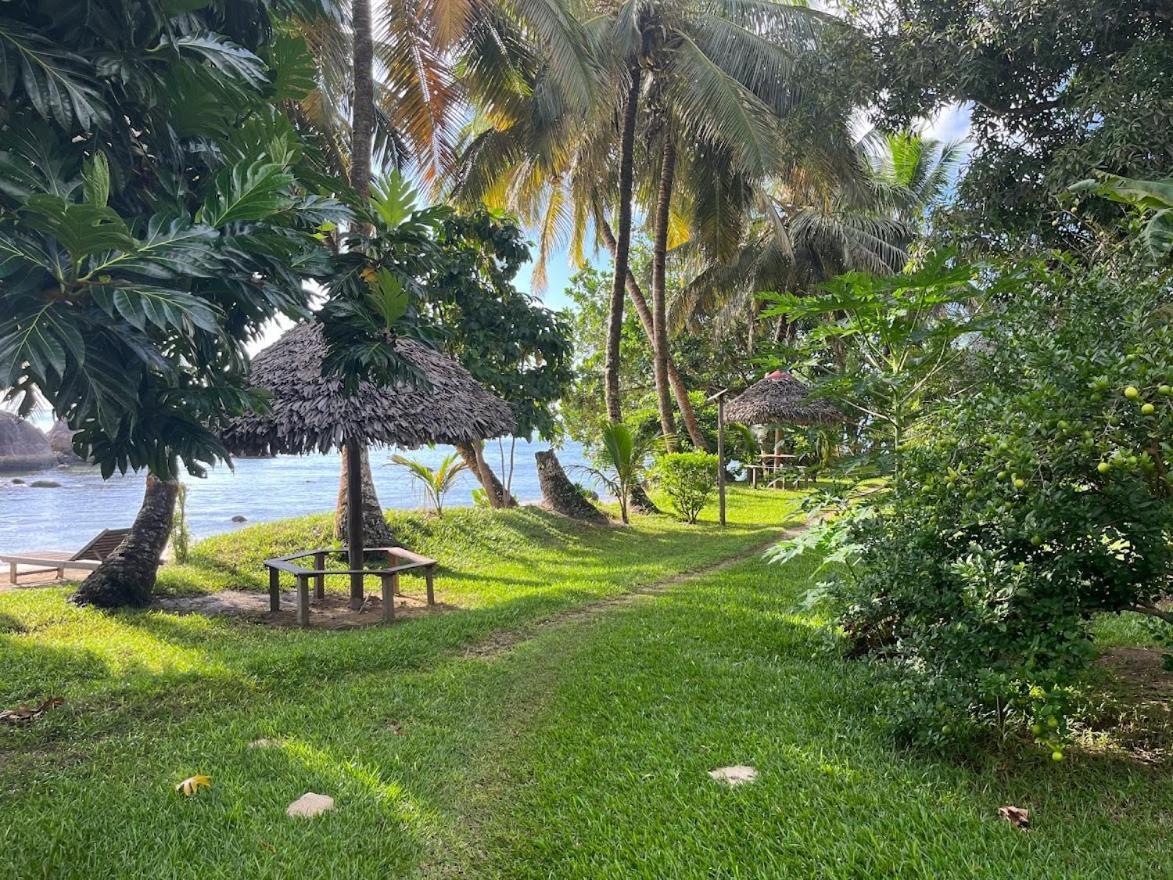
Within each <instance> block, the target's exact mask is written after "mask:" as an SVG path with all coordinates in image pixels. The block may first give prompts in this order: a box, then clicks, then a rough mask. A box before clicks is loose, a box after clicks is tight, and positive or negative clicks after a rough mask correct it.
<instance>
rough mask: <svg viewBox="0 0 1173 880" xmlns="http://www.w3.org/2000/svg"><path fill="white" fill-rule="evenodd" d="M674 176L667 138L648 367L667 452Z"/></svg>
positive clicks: (670, 441) (671, 434) (671, 444)
mask: <svg viewBox="0 0 1173 880" xmlns="http://www.w3.org/2000/svg"><path fill="white" fill-rule="evenodd" d="M675 173H676V145H675V144H674V143H673V142H672V137H671V134H670V133H668V134H666V135H665V138H664V151H663V156H662V158H661V164H660V191H659V193H658V194H657V199H656V216H655V231H654V233H653V236H654V237H653V241H652V364H653V367H654V373H655V376H656V403H657V404H658V406H659V409H660V431H661V432H662V433H663V435H664V446H665V448H666V449H667V451H668V452H674V451H675V448H676V443H675V435H676V425H675V424H674V421H673V418H672V398H671V397H670V396H669V393H668V327H667V324H666V310H665V307H664V274H665V262H666V261H667V258H668V213H669V207H670V204H671V202H672V180H673V175H674V174H675Z"/></svg>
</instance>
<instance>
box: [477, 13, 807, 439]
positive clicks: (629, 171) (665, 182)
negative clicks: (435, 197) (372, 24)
mask: <svg viewBox="0 0 1173 880" xmlns="http://www.w3.org/2000/svg"><path fill="white" fill-rule="evenodd" d="M825 20H826V19H825V18H824V17H823V16H822V15H821V14H819V13H817V12H814V11H812V10H810V9H807V8H805V7H802V6H794V5H789V4H782V3H776V2H773V0H728V2H720V3H718V2H708V0H626V2H622V3H619V4H617V5H616V6H615V7H613V8H611V9H609V10H608V11H607V12H606V13H605V14H602V15H598V16H596V17H594V18H592V19H589V20H587V21H586V22H585V24H584V27H585V30H586V32H587V34H588V36H589V37H590V38H591V40H592V45H593V47H594V51H595V54H596V58H597V59H598V62H599V66H600V71H601V74H600V75H601V78H602V85H601V86H600V88H599V89H598V99H597V100H596V102H595V103H594V105H593V108H592V110H591V111H590V112H588V113H586V114H575V115H570V114H567V113H566V112H564V106H563V104H562V103H561V102H560V101H559V96H558V93H557V90H556V89H555V88H552V87H551V86H550V85H549V84H547V83H546V82H544V81H543V80H542V79H541V78H540V77H539V78H538V79H536V80H534V81H529V82H527V83H526V84H525V86H526V88H525V90H524V91H525V92H527V93H528V94H529V95H531V96H532V100H531V101H530V104H529V106H528V108H525V107H524V101H523V100H522V99H523V97H524V95H523V94H521V92H522V91H523V90H521V89H519V90H518V94H517V95H516V96H515V100H514V105H515V106H514V107H513V108H512V112H510V113H509V114H506V117H505V119H504V121H503V122H496V121H494V119H493V115H494V113H493V111H494V108H493V107H489V108H487V109H486V112H485V114H484V115H483V124H482V126H481V128H480V129H479V130H478V131H477V133H476V136H475V137H474V138H473V139H472V140H471V142H470V144H469V147H468V148H467V149H466V151H465V156H464V159H465V167H464V168H463V169H462V174H461V177H460V179H459V181H458V191H459V192H461V193H462V194H463V195H464V196H465V197H469V196H472V197H478V198H496V199H498V200H500V202H501V203H502V204H504V205H506V206H508V207H510V208H511V209H513V210H515V211H517V212H518V213H519V214H520V215H521V216H522V217H523V218H525V219H527V220H528V221H530V222H535V221H536V225H538V226H539V227H540V230H541V231H540V235H539V260H541V259H542V257H543V256H544V255H545V254H546V253H548V252H549V250H550V249H551V248H550V242H551V241H552V240H553V239H554V238H555V237H561V238H565V239H569V240H570V243H571V248H572V253H574V254H576V255H577V254H578V253H580V252H581V239H582V236H583V234H584V233H583V230H584V229H585V227H586V225H587V223H588V221H589V219H590V218H591V217H592V215H598V216H602V214H603V212H602V211H601V210H599V208H600V206H601V203H602V202H603V201H605V199H606V197H607V196H608V195H610V194H615V195H616V196H617V198H616V199H615V207H614V209H613V211H612V218H613V221H614V226H613V227H612V228H608V231H607V233H606V234H605V235H604V234H603V233H602V232H601V227H602V224H601V223H598V222H596V232H597V233H599V234H600V237H601V238H603V239H604V241H605V242H606V243H607V244H609V245H611V247H610V248H609V249H610V250H611V251H612V253H613V255H614V258H615V271H614V275H613V282H612V290H611V299H610V314H609V321H608V340H607V357H606V366H605V374H606V376H605V378H606V381H605V390H606V397H607V411H608V415H609V417H610V418H611V419H612V420H615V419H617V418H618V417H619V415H620V405H619V397H618V371H617V366H618V342H619V331H620V328H621V326H622V316H623V299H624V290H625V288H626V289H627V290H628V292H630V293H632V295H633V298H634V297H635V295H636V291H637V289H638V288H637V286H636V285H634V284H632V283H631V279H630V277H629V276H630V272H629V266H628V256H629V249H630V238H631V230H630V223H631V216H632V201H633V199H638V201H639V202H640V203H641V204H643V205H644V206H645V215H646V216H647V218H648V221H649V223H650V225H651V227H652V239H653V242H654V259H653V277H652V303H651V308H650V309H649V310H648V320H646V321H645V322H644V323H645V325H646V324H650V331H651V332H650V334H649V336H650V338H651V340H652V343H653V349H654V351H655V352H656V357H655V363H656V370H655V372H656V380H657V391H658V394H657V397H658V401H659V404H660V411H661V426H662V429H663V431H664V433H665V435H666V436H671V434H672V412H671V403H670V396H669V395H670V385H671V383H670V378H669V377H670V373H671V371H670V369H669V367H668V355H667V323H666V320H665V319H664V312H665V307H664V302H663V300H664V294H665V284H664V263H665V255H666V252H667V249H668V246H669V242H670V241H671V239H672V237H673V236H672V235H671V234H670V233H671V230H672V228H673V227H674V228H676V229H678V230H679V229H680V228H681V226H682V220H683V219H684V218H685V217H688V219H689V220H690V221H692V222H696V221H697V220H700V221H701V222H706V223H710V224H712V223H714V222H720V220H721V219H722V218H721V217H720V216H719V215H720V212H721V208H720V204H721V202H722V198H721V195H722V194H718V193H715V192H714V191H713V189H712V187H708V188H707V189H705V190H703V192H702V193H701V195H700V197H699V198H692V196H691V190H692V188H693V187H694V186H696V185H701V184H703V183H704V182H705V181H708V180H710V179H712V177H713V174H714V173H715V170H716V169H715V165H716V164H717V163H724V164H725V165H727V166H728V167H729V168H730V169H731V170H732V173H731V174H730V175H726V176H727V177H729V176H733V175H740V177H741V178H745V179H750V178H754V177H759V176H763V175H766V174H768V173H770V172H772V171H775V170H777V166H778V164H779V161H780V159H781V149H780V145H781V144H782V143H783V142H784V141H785V138H784V136H783V135H784V132H783V130H782V129H781V127H780V125H779V119H780V118H781V117H782V116H783V115H785V114H786V113H787V112H788V111H789V110H790V108H791V107H792V106H793V105H794V103H795V101H796V100H797V98H798V94H797V91H798V90H797V88H796V78H795V76H794V75H793V74H794V70H795V59H796V58H797V57H798V56H799V55H800V54H801V53H803V52H806V51H808V50H810V49H811V48H813V46H814V36H815V33H816V31H817V29H818V27H819V26H820V25H821V23H823V22H824V21H825ZM515 67H516V69H519V70H525V69H526V68H525V67H524V66H523V65H520V64H519V65H515ZM518 106H521V107H523V109H520V110H519V109H517V108H518ZM678 157H679V160H678ZM678 164H679V165H680V167H679V168H678ZM641 172H642V173H641ZM678 182H679V183H680V184H682V185H681V186H678V185H677V184H678ZM680 189H684V190H685V191H686V193H687V195H686V196H685V197H681V196H679V195H678V190H680ZM725 198H726V200H727V198H728V196H727V195H726V196H725ZM640 298H642V292H640ZM639 311H640V312H641V319H643V317H644V316H643V311H644V310H643V309H639ZM657 318H659V320H657ZM676 396H677V399H678V401H679V400H680V398H681V397H683V395H682V394H677V395H676ZM690 428H691V426H690ZM697 433H698V434H699V431H698V432H697Z"/></svg>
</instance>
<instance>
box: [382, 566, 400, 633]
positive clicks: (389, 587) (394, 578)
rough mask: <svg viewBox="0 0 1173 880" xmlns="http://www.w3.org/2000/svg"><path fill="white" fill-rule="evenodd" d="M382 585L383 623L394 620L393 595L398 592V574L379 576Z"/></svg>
mask: <svg viewBox="0 0 1173 880" xmlns="http://www.w3.org/2000/svg"><path fill="white" fill-rule="evenodd" d="M379 580H381V581H382V583H383V622H384V623H391V622H392V621H394V620H395V594H396V593H397V592H399V572H395V571H393V572H391V573H390V574H384V575H379Z"/></svg>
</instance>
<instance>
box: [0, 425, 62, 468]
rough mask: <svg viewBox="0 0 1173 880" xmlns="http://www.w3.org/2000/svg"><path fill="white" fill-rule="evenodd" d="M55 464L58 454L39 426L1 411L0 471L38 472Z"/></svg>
mask: <svg viewBox="0 0 1173 880" xmlns="http://www.w3.org/2000/svg"><path fill="white" fill-rule="evenodd" d="M56 463H57V456H55V455H54V454H53V449H52V447H50V446H49V440H48V438H46V437H45V435H44V433H43V432H42V431H41V430H40V428H38V427H37V426H36V425H33V424H31V423H29V422H26V421H25V420H24V419H18V418H17V417H16V416H14V415H12V414H11V413H5V412H0V471H36V470H41V469H42V468H47V467H52V466H53V465H55V464H56Z"/></svg>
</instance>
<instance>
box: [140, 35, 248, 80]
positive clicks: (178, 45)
mask: <svg viewBox="0 0 1173 880" xmlns="http://www.w3.org/2000/svg"><path fill="white" fill-rule="evenodd" d="M168 48H170V49H174V50H176V51H177V52H179V53H180V54H188V55H196V56H198V57H199V58H202V59H203V60H204V61H206V62H207V63H208V64H210V65H211V66H212V67H214V68H215V69H216V70H218V71H219V72H220V73H222V74H225V75H226V76H229V77H234V78H237V79H240V80H242V81H243V82H245V83H247V84H248V85H250V86H252V87H254V88H255V87H256V86H260V85H263V84H264V83H265V82H266V81H267V76H266V75H265V65H264V63H263V62H262V61H261V59H260V58H258V57H257V56H256V55H254V54H253V53H252V52H250V51H249V50H248V49H245V48H243V47H242V46H238V45H236V44H235V43H233V42H232V41H231V40H228V39H225V38H224V37H222V36H220V35H219V34H213V33H202V34H187V35H184V36H179V37H169V38H164V39H163V40H162V41H161V42H160V43H159V45H158V46H156V47H155V48H154V49H153V50H151V51H152V52H161V51H164V50H166V49H168Z"/></svg>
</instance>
